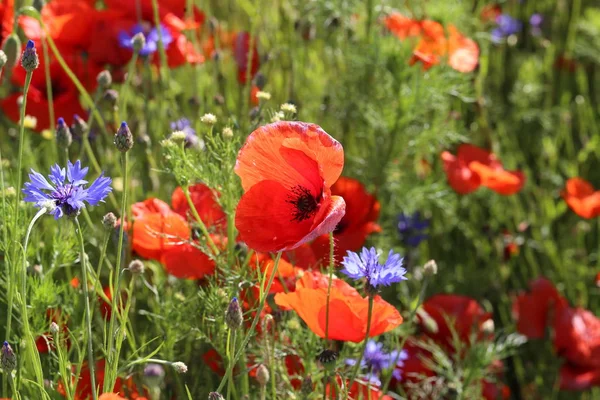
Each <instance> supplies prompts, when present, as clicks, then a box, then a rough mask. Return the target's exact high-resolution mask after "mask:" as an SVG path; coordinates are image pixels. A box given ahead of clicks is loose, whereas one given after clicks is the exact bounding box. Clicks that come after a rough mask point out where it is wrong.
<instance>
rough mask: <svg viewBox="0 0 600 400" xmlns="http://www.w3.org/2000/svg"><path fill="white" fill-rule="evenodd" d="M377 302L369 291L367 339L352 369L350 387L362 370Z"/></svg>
mask: <svg viewBox="0 0 600 400" xmlns="http://www.w3.org/2000/svg"><path fill="white" fill-rule="evenodd" d="M374 303H375V294H374V293H371V292H370V293H369V310H368V312H367V330H366V332H365V339H364V340H363V343H362V346H361V348H360V354H359V355H358V360H357V361H356V365H355V366H354V370H352V376H351V377H350V383H349V384H348V386H349V387H352V384H353V383H354V381H355V380H356V376H357V375H358V371H359V370H360V364H361V363H362V360H363V357H364V355H365V350H366V349H367V343H369V333H371V319H372V317H373V304H374Z"/></svg>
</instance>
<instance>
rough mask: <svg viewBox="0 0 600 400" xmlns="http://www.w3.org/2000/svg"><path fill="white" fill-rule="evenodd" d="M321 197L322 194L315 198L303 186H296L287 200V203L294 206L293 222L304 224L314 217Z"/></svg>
mask: <svg viewBox="0 0 600 400" xmlns="http://www.w3.org/2000/svg"><path fill="white" fill-rule="evenodd" d="M321 197H322V194H319V196H318V197H314V196H313V195H312V193H311V192H310V190H308V189H307V188H305V187H304V186H302V185H297V186H294V187H293V188H292V191H291V193H290V194H289V195H288V199H287V200H286V203H289V204H292V205H293V206H294V210H293V212H292V217H293V218H292V221H296V222H302V221H304V220H306V219H309V218H310V217H312V216H313V215H314V214H315V213H316V212H317V208H318V207H319V201H320V200H321Z"/></svg>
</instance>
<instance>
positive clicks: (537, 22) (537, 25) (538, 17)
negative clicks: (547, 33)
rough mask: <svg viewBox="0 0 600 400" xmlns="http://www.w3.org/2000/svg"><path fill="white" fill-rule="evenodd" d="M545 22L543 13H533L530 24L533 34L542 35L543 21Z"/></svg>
mask: <svg viewBox="0 0 600 400" xmlns="http://www.w3.org/2000/svg"><path fill="white" fill-rule="evenodd" d="M543 22H544V16H543V15H542V14H533V15H532V16H531V18H529V25H531V34H532V35H533V36H540V35H541V34H542V23H543Z"/></svg>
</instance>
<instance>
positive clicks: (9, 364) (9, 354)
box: [0, 341, 17, 373]
mask: <svg viewBox="0 0 600 400" xmlns="http://www.w3.org/2000/svg"><path fill="white" fill-rule="evenodd" d="M0 366H2V369H3V370H4V371H6V372H9V373H10V372H12V371H13V370H14V369H15V368H16V367H17V355H16V354H15V352H14V351H13V349H12V347H10V344H8V342H6V341H5V342H4V344H3V345H2V349H0Z"/></svg>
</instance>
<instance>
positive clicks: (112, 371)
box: [103, 152, 129, 392]
mask: <svg viewBox="0 0 600 400" xmlns="http://www.w3.org/2000/svg"><path fill="white" fill-rule="evenodd" d="M128 162H129V153H128V152H125V153H123V197H122V199H121V224H120V225H119V244H118V246H117V264H116V266H115V270H116V271H117V276H116V278H115V282H114V283H115V284H114V286H113V288H112V304H111V308H112V313H111V317H110V324H109V330H108V336H109V338H108V360H107V361H108V373H107V374H106V378H105V380H104V387H103V391H104V392H111V391H112V390H113V387H114V385H115V381H116V379H117V377H116V373H117V367H118V363H119V354H118V353H115V352H114V349H115V345H116V341H117V340H119V339H118V337H117V336H116V335H115V337H114V341H113V335H114V329H115V320H116V318H117V315H118V313H119V309H118V307H119V304H118V303H119V299H120V296H119V286H120V284H121V270H122V266H121V263H122V258H123V230H124V227H125V221H126V218H127V215H126V209H127V191H128V186H129V185H128V174H129V172H128Z"/></svg>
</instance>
